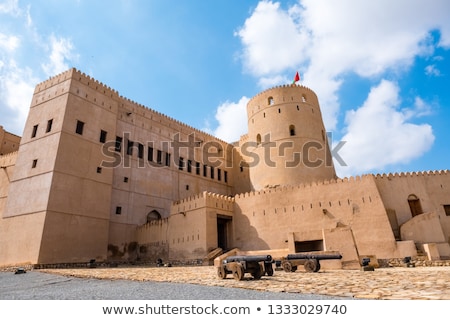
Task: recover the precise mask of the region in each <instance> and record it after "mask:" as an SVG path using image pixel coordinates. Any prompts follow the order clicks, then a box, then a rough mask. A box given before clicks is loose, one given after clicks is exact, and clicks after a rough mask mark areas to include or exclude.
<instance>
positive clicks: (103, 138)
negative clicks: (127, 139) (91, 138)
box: [100, 130, 108, 143]
mask: <svg viewBox="0 0 450 320" xmlns="http://www.w3.org/2000/svg"><path fill="white" fill-rule="evenodd" d="M107 134H108V133H107V132H106V131H105V130H100V142H101V143H105V142H106V136H107Z"/></svg>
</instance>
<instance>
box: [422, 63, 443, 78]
mask: <svg viewBox="0 0 450 320" xmlns="http://www.w3.org/2000/svg"><path fill="white" fill-rule="evenodd" d="M425 74H426V75H427V76H435V77H438V76H440V75H441V72H440V71H439V69H437V68H436V65H434V64H430V65H428V66H426V67H425Z"/></svg>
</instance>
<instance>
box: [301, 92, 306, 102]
mask: <svg viewBox="0 0 450 320" xmlns="http://www.w3.org/2000/svg"><path fill="white" fill-rule="evenodd" d="M302 102H306V96H305V95H304V94H302Z"/></svg>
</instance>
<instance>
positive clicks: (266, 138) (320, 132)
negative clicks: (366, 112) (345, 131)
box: [241, 85, 336, 190]
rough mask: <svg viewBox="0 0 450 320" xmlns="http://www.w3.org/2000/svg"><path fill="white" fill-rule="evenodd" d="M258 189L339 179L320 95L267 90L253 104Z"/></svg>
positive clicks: (253, 169) (300, 89) (251, 139)
mask: <svg viewBox="0 0 450 320" xmlns="http://www.w3.org/2000/svg"><path fill="white" fill-rule="evenodd" d="M247 116H248V141H247V144H246V145H244V146H241V147H244V148H245V150H242V151H243V152H244V153H245V154H247V155H248V161H247V162H248V165H249V173H250V181H251V184H252V189H254V190H258V189H263V188H267V187H274V186H278V185H297V184H300V183H310V182H314V181H320V180H329V179H334V178H336V172H335V168H334V165H333V161H332V158H331V152H330V148H329V145H328V141H327V134H326V131H325V126H324V124H323V119H322V114H321V111H320V106H319V101H318V99H317V96H316V94H315V93H314V92H313V91H312V90H310V89H309V88H307V87H304V86H298V85H284V86H279V87H274V88H271V89H268V90H265V91H263V92H261V93H259V94H258V95H256V96H255V97H253V98H252V99H251V100H250V101H249V102H248V104H247Z"/></svg>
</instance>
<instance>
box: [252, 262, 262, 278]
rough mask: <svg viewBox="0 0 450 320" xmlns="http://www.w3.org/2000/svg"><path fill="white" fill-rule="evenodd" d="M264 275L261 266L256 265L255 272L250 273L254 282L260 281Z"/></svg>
mask: <svg viewBox="0 0 450 320" xmlns="http://www.w3.org/2000/svg"><path fill="white" fill-rule="evenodd" d="M263 273H264V269H263V266H262V265H261V264H259V263H258V266H257V267H256V268H255V270H254V271H253V272H252V277H253V279H255V280H259V279H261V277H262V275H263Z"/></svg>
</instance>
